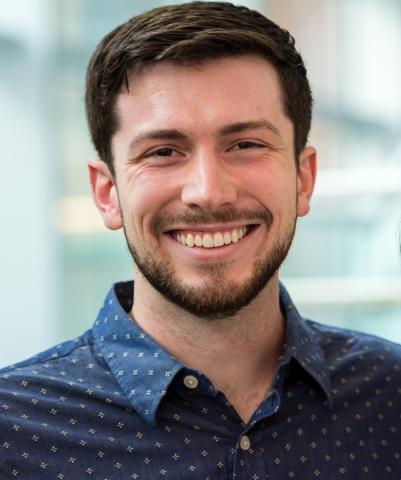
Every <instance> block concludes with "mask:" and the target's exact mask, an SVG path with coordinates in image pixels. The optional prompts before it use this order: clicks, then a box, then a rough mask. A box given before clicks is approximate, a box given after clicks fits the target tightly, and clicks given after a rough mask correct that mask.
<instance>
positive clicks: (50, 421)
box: [0, 282, 401, 480]
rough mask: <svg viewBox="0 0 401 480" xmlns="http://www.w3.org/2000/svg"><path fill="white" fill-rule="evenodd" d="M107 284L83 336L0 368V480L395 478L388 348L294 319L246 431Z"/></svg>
mask: <svg viewBox="0 0 401 480" xmlns="http://www.w3.org/2000/svg"><path fill="white" fill-rule="evenodd" d="M132 291H133V284H132V282H126V283H119V284H116V285H115V286H114V287H113V288H112V290H111V291H110V292H109V294H108V296H107V297H106V300H105V303H104V306H103V308H102V309H101V311H100V313H99V315H98V317H97V319H96V322H95V324H94V326H93V328H92V329H91V330H88V331H87V332H85V333H84V334H83V335H82V336H80V337H78V338H77V339H75V340H73V341H69V342H65V343H63V344H61V345H58V346H56V347H54V348H51V349H49V350H47V351H45V352H43V353H41V354H39V355H37V356H36V357H33V358H31V359H29V360H26V361H24V362H21V363H19V364H17V365H14V366H11V367H7V368H5V369H2V370H0V478H1V479H14V478H17V479H21V480H22V479H29V480H32V479H36V478H37V479H39V478H40V479H41V480H47V479H49V480H50V479H51V480H58V479H59V480H69V479H73V480H77V479H90V478H92V479H96V480H117V479H124V480H126V479H127V480H128V479H141V480H142V479H164V480H167V479H174V480H179V479H185V480H186V479H195V480H220V479H221V480H227V479H235V480H245V479H246V480H262V479H275V480H277V479H301V480H306V479H308V480H309V479H325V480H327V479H344V480H345V479H349V480H351V479H352V480H355V479H358V480H360V479H372V480H385V479H392V480H400V479H401V422H400V421H401V347H400V346H398V345H395V344H393V343H391V342H388V341H385V340H382V339H379V338H376V337H373V336H369V335H364V334H360V333H356V332H352V331H347V330H342V329H338V328H332V327H327V326H323V325H320V324H318V323H315V322H311V321H308V320H304V319H302V318H301V317H300V315H299V314H298V312H297V310H296V309H295V307H294V305H293V304H292V302H291V299H290V297H289V296H288V293H287V292H286V291H285V289H284V287H282V286H281V289H280V302H281V307H282V310H283V313H284V316H285V318H286V322H287V330H286V344H285V346H284V348H283V353H282V355H281V357H280V360H279V364H278V367H277V371H276V375H275V377H274V382H273V388H272V390H271V391H270V392H269V394H268V396H267V397H266V399H265V400H264V401H263V402H262V404H261V405H260V406H259V408H258V409H257V410H256V411H255V412H254V415H253V417H252V418H251V419H250V421H249V423H248V424H247V425H245V424H243V423H242V421H241V419H240V418H239V416H238V415H237V413H236V412H235V410H234V409H233V408H232V406H231V405H230V404H229V403H228V402H227V400H226V398H225V397H224V395H223V394H222V393H221V392H218V391H216V390H215V389H214V387H213V385H212V384H211V382H210V381H209V380H208V378H206V377H205V376H204V375H203V374H202V373H201V372H197V371H194V370H192V369H189V368H186V367H185V366H184V365H182V364H180V363H179V362H178V361H177V360H176V359H174V358H173V357H171V356H170V355H169V354H168V353H167V352H166V351H165V350H163V349H162V348H161V347H160V346H159V345H158V344H156V343H155V342H154V341H153V340H152V339H151V338H150V337H149V336H147V335H146V334H145V333H144V332H143V331H141V330H140V329H139V328H138V326H137V325H136V324H135V323H134V322H132V321H131V320H130V319H129V318H128V316H127V313H126V312H127V311H129V309H130V308H131V306H132V301H133V300H132Z"/></svg>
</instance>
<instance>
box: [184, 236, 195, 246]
mask: <svg viewBox="0 0 401 480" xmlns="http://www.w3.org/2000/svg"><path fill="white" fill-rule="evenodd" d="M186 241H187V245H188V247H193V246H194V243H195V242H194V237H193V236H192V234H191V233H188V235H187V238H186Z"/></svg>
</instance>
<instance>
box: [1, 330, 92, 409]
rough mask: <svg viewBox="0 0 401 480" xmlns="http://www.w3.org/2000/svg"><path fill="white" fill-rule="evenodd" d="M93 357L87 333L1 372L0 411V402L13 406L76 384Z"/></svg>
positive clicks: (88, 332)
mask: <svg viewBox="0 0 401 480" xmlns="http://www.w3.org/2000/svg"><path fill="white" fill-rule="evenodd" d="M93 357H94V352H93V341H92V335H91V332H90V330H89V331H87V332H85V333H84V334H83V335H81V336H79V337H77V338H76V339H74V340H68V341H66V342H63V343H60V344H58V345H55V346H54V347H51V348H49V349H47V350H45V351H43V352H41V353H38V354H37V355H34V356H33V357H30V358H28V359H26V360H23V361H21V362H18V363H15V364H13V365H10V366H7V367H4V368H2V369H0V407H1V404H2V402H6V403H7V401H10V402H13V403H14V402H17V401H18V399H23V398H24V397H25V396H26V395H28V396H30V395H34V394H36V393H37V392H40V391H45V390H46V389H48V388H51V389H54V388H57V386H60V385H63V384H67V383H68V382H71V381H72V380H73V379H74V380H75V379H76V378H78V377H79V376H80V375H79V373H80V371H82V369H83V368H84V366H85V365H88V364H89V363H90V362H91V359H92V358H93ZM0 415H1V412H0Z"/></svg>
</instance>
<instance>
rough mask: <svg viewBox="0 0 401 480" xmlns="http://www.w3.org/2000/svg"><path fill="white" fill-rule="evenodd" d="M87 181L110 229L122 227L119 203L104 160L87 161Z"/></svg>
mask: <svg viewBox="0 0 401 480" xmlns="http://www.w3.org/2000/svg"><path fill="white" fill-rule="evenodd" d="M88 172H89V182H90V186H91V191H92V198H93V201H94V202H95V205H96V207H97V209H98V210H99V212H100V214H101V215H102V218H103V222H104V224H105V226H106V227H107V228H109V229H110V230H118V229H119V228H121V227H122V219H121V211H120V203H119V200H118V194H117V188H116V185H115V181H114V178H113V176H112V174H111V173H110V170H109V168H108V166H107V164H106V163H105V162H103V161H102V160H99V159H91V160H89V162H88Z"/></svg>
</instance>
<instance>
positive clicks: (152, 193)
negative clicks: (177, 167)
mask: <svg viewBox="0 0 401 480" xmlns="http://www.w3.org/2000/svg"><path fill="white" fill-rule="evenodd" d="M124 190H125V195H124V200H123V199H121V203H122V205H123V214H124V221H125V225H126V228H127V230H128V232H129V233H131V234H134V235H136V236H139V237H147V241H152V239H151V238H149V237H151V236H152V229H151V227H152V222H153V220H154V218H155V216H156V215H157V214H159V213H160V212H161V211H162V210H163V208H164V207H165V205H166V204H168V203H169V201H171V199H172V198H173V196H172V191H171V189H170V188H169V186H168V182H165V181H163V180H161V179H160V178H158V179H156V178H154V177H152V178H148V179H147V181H145V179H143V178H142V179H141V181H138V182H135V183H133V184H131V185H129V186H127V187H126V188H125V189H124Z"/></svg>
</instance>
